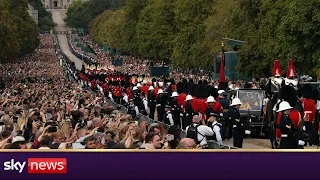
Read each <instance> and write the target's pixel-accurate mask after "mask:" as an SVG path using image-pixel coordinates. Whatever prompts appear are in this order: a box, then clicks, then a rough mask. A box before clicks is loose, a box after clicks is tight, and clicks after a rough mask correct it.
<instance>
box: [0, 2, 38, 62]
mask: <svg viewBox="0 0 320 180" xmlns="http://www.w3.org/2000/svg"><path fill="white" fill-rule="evenodd" d="M0 2H1V3H0V44H1V48H0V62H1V63H8V62H12V61H14V60H16V59H17V58H19V57H23V56H25V55H26V54H30V53H32V52H34V50H35V49H36V48H37V47H38V45H39V38H38V37H39V32H38V28H37V24H36V22H35V21H34V20H33V19H32V18H31V17H30V16H29V13H28V1H27V0H14V1H13V0H0Z"/></svg>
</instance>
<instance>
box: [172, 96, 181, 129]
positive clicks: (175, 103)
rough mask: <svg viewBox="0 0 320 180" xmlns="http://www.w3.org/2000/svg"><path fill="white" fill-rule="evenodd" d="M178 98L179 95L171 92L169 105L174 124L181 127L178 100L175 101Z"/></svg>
mask: <svg viewBox="0 0 320 180" xmlns="http://www.w3.org/2000/svg"><path fill="white" fill-rule="evenodd" d="M178 96H179V95H178V93H177V92H173V93H172V95H171V99H170V103H169V104H170V106H171V107H172V113H173V119H174V124H175V125H179V126H180V127H181V122H180V113H181V107H180V106H179V105H178V99H177V97H178Z"/></svg>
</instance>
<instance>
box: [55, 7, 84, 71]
mask: <svg viewBox="0 0 320 180" xmlns="http://www.w3.org/2000/svg"><path fill="white" fill-rule="evenodd" d="M50 11H51V13H52V18H53V21H54V22H55V23H56V27H55V30H56V31H57V32H58V31H69V30H70V28H66V26H65V22H64V20H63V15H64V14H65V11H66V10H50ZM57 36H58V40H59V45H60V48H61V50H62V52H63V53H64V54H66V55H67V56H68V57H69V59H70V60H71V61H73V62H74V63H75V65H76V67H77V69H79V70H80V69H81V67H82V64H83V61H82V60H81V59H79V58H78V57H76V56H75V55H73V54H72V52H71V51H70V48H69V45H68V40H67V36H66V35H65V34H58V35H57Z"/></svg>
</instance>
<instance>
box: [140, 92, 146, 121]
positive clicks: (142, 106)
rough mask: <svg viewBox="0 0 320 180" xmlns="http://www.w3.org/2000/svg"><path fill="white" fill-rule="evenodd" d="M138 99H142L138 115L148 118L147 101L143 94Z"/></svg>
mask: <svg viewBox="0 0 320 180" xmlns="http://www.w3.org/2000/svg"><path fill="white" fill-rule="evenodd" d="M140 99H142V101H141V103H140V106H139V110H140V113H141V114H143V115H145V116H148V101H147V99H146V95H145V93H144V92H142V93H141V95H140Z"/></svg>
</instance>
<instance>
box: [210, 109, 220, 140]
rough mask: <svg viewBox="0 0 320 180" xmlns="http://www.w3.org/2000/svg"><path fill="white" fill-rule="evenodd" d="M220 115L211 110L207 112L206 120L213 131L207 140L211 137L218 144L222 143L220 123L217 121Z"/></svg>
mask: <svg viewBox="0 0 320 180" xmlns="http://www.w3.org/2000/svg"><path fill="white" fill-rule="evenodd" d="M220 117H221V116H220V115H219V114H216V113H214V112H211V113H210V114H209V118H208V122H210V126H209V127H211V128H212V131H213V133H214V136H213V137H208V140H211V138H212V139H213V140H215V141H217V143H218V144H219V145H222V137H221V128H222V124H221V123H219V122H218V121H217V119H219V118H220Z"/></svg>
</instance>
